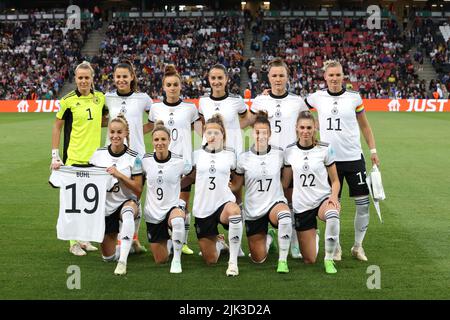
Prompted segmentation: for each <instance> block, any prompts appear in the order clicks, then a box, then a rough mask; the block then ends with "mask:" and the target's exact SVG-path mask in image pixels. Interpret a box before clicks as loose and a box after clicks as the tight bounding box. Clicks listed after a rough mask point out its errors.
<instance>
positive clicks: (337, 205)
mask: <svg viewBox="0 0 450 320" xmlns="http://www.w3.org/2000/svg"><path fill="white" fill-rule="evenodd" d="M327 202H328V205H332V206H334V207H335V208H336V209H337V210H339V209H340V208H341V204H340V203H339V199H338V197H336V196H334V195H331V196H330V197H329V198H328V201H327Z"/></svg>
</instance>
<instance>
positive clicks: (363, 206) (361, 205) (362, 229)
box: [355, 196, 370, 247]
mask: <svg viewBox="0 0 450 320" xmlns="http://www.w3.org/2000/svg"><path fill="white" fill-rule="evenodd" d="M369 203H370V201H369V196H363V197H358V198H355V204H356V215H355V247H360V246H361V245H362V242H363V240H364V236H365V235H366V231H367V228H368V226H369V218H370V216H369Z"/></svg>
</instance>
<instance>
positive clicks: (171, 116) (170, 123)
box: [167, 112, 175, 126]
mask: <svg viewBox="0 0 450 320" xmlns="http://www.w3.org/2000/svg"><path fill="white" fill-rule="evenodd" d="M169 117H170V118H169V121H167V124H168V125H169V126H173V125H174V124H175V121H173V112H171V113H170V114H169Z"/></svg>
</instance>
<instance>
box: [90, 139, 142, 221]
mask: <svg viewBox="0 0 450 320" xmlns="http://www.w3.org/2000/svg"><path fill="white" fill-rule="evenodd" d="M89 162H90V163H91V164H93V165H94V166H97V167H104V168H108V167H111V166H116V167H117V170H119V171H120V172H121V173H122V174H124V175H125V176H127V177H132V176H138V175H142V161H141V158H140V157H139V155H138V153H137V152H136V151H133V150H131V149H129V148H128V147H127V146H125V149H124V150H123V151H122V152H121V153H117V154H116V153H113V152H112V150H111V146H108V147H103V148H100V149H98V150H97V151H95V153H94V155H93V156H92V158H91V160H90V161H89ZM130 199H135V200H137V196H136V195H135V194H134V193H133V192H132V191H131V190H130V189H128V188H127V187H126V186H125V184H124V183H123V182H121V181H120V180H119V182H118V183H117V184H116V185H115V186H114V188H113V189H112V192H109V193H108V195H107V197H106V213H105V215H106V216H109V215H111V214H113V213H114V212H115V211H116V210H117V209H118V208H119V207H120V206H121V205H122V203H124V202H126V201H127V200H130Z"/></svg>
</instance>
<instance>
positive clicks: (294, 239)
mask: <svg viewBox="0 0 450 320" xmlns="http://www.w3.org/2000/svg"><path fill="white" fill-rule="evenodd" d="M291 225H292V230H291V239H290V240H291V247H294V246H297V247H298V246H299V245H298V238H297V230H295V217H294V212H293V211H292V213H291Z"/></svg>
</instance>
